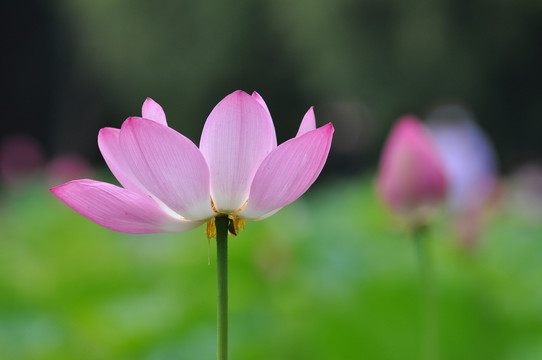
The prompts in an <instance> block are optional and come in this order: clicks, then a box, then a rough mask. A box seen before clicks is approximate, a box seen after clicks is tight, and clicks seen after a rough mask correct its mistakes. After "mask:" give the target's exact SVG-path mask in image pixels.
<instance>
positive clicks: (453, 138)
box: [427, 106, 497, 212]
mask: <svg viewBox="0 0 542 360" xmlns="http://www.w3.org/2000/svg"><path fill="white" fill-rule="evenodd" d="M427 126H428V129H429V132H430V134H431V136H432V137H433V139H434V142H435V145H436V146H437V148H438V150H439V152H440V156H441V158H442V159H443V161H444V167H445V169H446V176H447V178H448V187H449V189H448V205H449V208H450V210H451V211H453V212H460V211H465V210H468V209H471V208H473V207H478V206H480V204H483V203H484V202H485V201H486V200H487V199H488V198H489V197H490V196H491V194H493V192H494V190H495V187H496V184H497V177H496V171H495V168H496V156H495V152H494V151H493V148H492V146H491V145H490V142H489V140H488V138H487V137H486V135H485V134H484V133H483V132H482V130H481V129H480V128H479V127H478V126H477V125H476V124H475V123H474V122H473V121H472V120H471V115H470V114H469V112H467V111H466V110H465V109H463V108H461V107H459V106H446V107H441V108H439V109H437V110H436V111H435V112H433V114H431V115H430V117H429V120H428V122H427Z"/></svg>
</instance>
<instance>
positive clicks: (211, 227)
mask: <svg viewBox="0 0 542 360" xmlns="http://www.w3.org/2000/svg"><path fill="white" fill-rule="evenodd" d="M221 215H222V214H221ZM227 216H228V231H229V232H230V234H232V235H233V236H235V235H237V234H238V233H239V231H240V230H243V229H244V228H245V219H241V218H238V217H235V216H231V215H227ZM205 235H207V240H208V241H209V240H211V239H216V223H215V218H212V219H209V220H207V226H206V227H205Z"/></svg>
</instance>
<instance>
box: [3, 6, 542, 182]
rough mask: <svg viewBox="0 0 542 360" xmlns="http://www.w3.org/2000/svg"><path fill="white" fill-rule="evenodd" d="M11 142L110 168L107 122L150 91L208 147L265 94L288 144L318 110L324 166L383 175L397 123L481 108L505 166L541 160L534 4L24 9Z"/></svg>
mask: <svg viewBox="0 0 542 360" xmlns="http://www.w3.org/2000/svg"><path fill="white" fill-rule="evenodd" d="M1 16H2V21H1V26H2V38H3V46H2V50H3V54H2V57H1V58H2V60H1V61H2V66H1V70H0V71H1V72H2V77H1V78H2V81H1V84H2V97H1V101H2V110H3V117H4V121H3V126H2V129H1V131H0V138H1V139H3V138H5V137H7V136H8V135H10V134H15V133H26V134H29V135H31V136H33V137H35V138H36V139H38V140H39V142H40V143H41V144H42V145H43V146H44V147H45V150H46V153H47V154H48V156H54V155H57V154H60V153H66V152H72V153H76V154H79V155H82V156H84V157H86V158H87V159H89V160H90V161H91V162H92V163H94V164H102V163H101V157H100V156H99V152H98V148H97V146H96V136H97V133H98V130H99V128H101V127H104V126H114V127H119V126H120V124H121V123H122V121H123V120H124V119H125V118H126V117H128V116H130V115H139V114H140V107H141V104H142V102H143V100H144V99H145V98H146V97H152V98H153V99H154V100H156V101H157V102H159V103H160V104H161V105H162V106H163V107H164V109H165V111H166V115H167V116H168V121H169V123H170V125H171V126H172V127H173V128H175V129H177V130H178V131H180V132H182V133H184V134H186V135H187V136H189V137H190V138H191V139H192V140H194V142H195V143H196V144H197V143H198V142H199V135H200V132H201V129H202V127H203V123H204V121H205V119H206V117H207V115H208V114H209V112H210V111H211V109H212V108H213V106H214V105H215V104H216V103H218V101H220V100H221V99H222V98H223V97H224V96H225V95H227V94H229V93H230V92H232V91H234V90H236V89H242V90H245V91H247V92H252V91H254V90H256V91H258V92H259V93H260V94H261V95H262V96H263V97H264V99H265V100H266V102H267V104H268V106H269V108H270V110H271V113H272V116H273V118H274V121H275V124H276V129H277V132H278V139H279V142H281V141H284V140H286V139H288V138H290V137H291V136H293V135H294V134H295V130H296V127H297V126H298V123H299V121H300V120H301V118H302V116H303V114H304V112H305V111H306V110H307V109H308V108H309V107H310V106H311V105H314V106H315V110H316V117H317V123H318V124H319V125H323V124H324V123H327V122H330V121H331V122H333V123H334V125H335V128H336V140H335V141H334V146H333V149H332V161H330V162H329V171H337V172H341V173H357V172H359V171H360V170H362V169H364V168H365V167H367V166H371V167H374V166H375V164H376V161H377V158H378V157H377V154H378V152H379V151H380V148H381V144H382V140H383V138H384V136H385V135H386V133H387V131H388V130H389V126H390V124H391V123H392V122H393V121H395V120H396V119H397V117H399V116H400V115H402V114H404V113H414V114H417V115H419V116H421V117H422V118H423V117H424V115H426V114H427V113H428V112H429V111H430V110H431V109H432V108H433V107H434V106H436V105H438V104H442V103H449V102H452V103H459V104H462V105H464V106H466V107H467V108H468V109H470V110H471V111H472V112H473V113H474V115H475V118H476V119H477V120H478V122H479V123H480V125H481V126H482V128H483V129H485V130H486V132H487V133H488V135H489V137H490V138H491V139H492V140H493V141H494V144H495V147H496V150H497V153H498V155H499V157H500V161H501V169H502V170H504V171H505V172H506V171H509V170H512V169H513V168H514V167H516V166H518V165H520V164H522V163H523V162H527V161H537V160H539V159H540V157H541V155H542V146H540V136H541V134H542V121H540V119H541V118H542V86H541V85H540V84H542V70H541V66H540V64H541V62H540V61H541V59H542V42H541V35H542V20H541V19H542V3H541V2H539V1H515V0H509V1H484V0H474V1H457V0H439V1H415V2H410V1H409V2H405V1H401V0H388V1H380V0H378V1H377V0H366V1H354V0H336V1H327V0H311V1H296V2H291V1H286V0H279V1H262V2H255V1H249V0H235V1H229V2H227V3H226V2H219V1H216V2H214V1H196V0H192V1H181V2H171V1H165V0H161V1H153V2H149V1H127V0H124V1H122V0H119V1H97V2H94V1H54V2H43V1H25V2H6V3H5V4H3V11H2V15H1Z"/></svg>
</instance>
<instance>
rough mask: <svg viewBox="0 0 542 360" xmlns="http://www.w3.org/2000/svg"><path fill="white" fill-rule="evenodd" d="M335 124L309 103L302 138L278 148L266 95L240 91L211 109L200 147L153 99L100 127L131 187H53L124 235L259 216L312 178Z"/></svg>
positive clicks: (117, 170)
mask: <svg viewBox="0 0 542 360" xmlns="http://www.w3.org/2000/svg"><path fill="white" fill-rule="evenodd" d="M333 131H334V129H333V126H332V125H331V124H327V125H325V126H322V127H320V128H318V129H317V128H316V125H315V118H314V112H313V109H312V108H311V109H309V111H308V112H307V113H306V115H305V117H304V118H303V120H302V122H301V126H300V127H299V131H298V133H297V135H296V137H295V138H293V139H290V140H288V141H286V142H284V143H283V144H281V145H280V146H277V140H276V135H275V128H274V126H273V121H272V119H271V115H270V113H269V110H268V109H267V106H266V104H265V102H264V101H263V99H262V98H261V97H260V95H258V94H257V93H256V92H255V93H253V94H252V96H250V95H248V94H247V93H245V92H242V91H236V92H234V93H232V94H230V95H228V96H226V98H224V99H223V100H222V101H221V102H220V103H219V104H218V105H217V106H216V107H215V108H214V109H213V111H212V112H211V114H210V115H209V117H208V118H207V121H206V123H205V126H204V128H203V133H202V135H201V140H200V146H199V148H198V147H197V146H196V145H195V144H194V143H193V142H192V141H191V140H190V139H188V138H186V137H185V136H183V135H182V134H180V133H178V132H177V131H175V130H173V129H172V128H170V127H168V125H167V122H166V116H165V114H164V111H163V110H162V108H161V107H160V105H158V104H157V103H156V102H154V101H153V100H151V99H147V100H146V101H145V103H144V104H143V109H142V117H130V118H128V119H127V120H126V121H124V123H123V124H122V127H121V128H120V129H114V128H104V129H102V130H100V133H99V135H98V145H99V148H100V151H101V153H102V155H103V157H104V159H105V161H106V163H107V165H108V166H109V168H110V169H111V171H112V172H113V174H114V175H115V177H116V178H117V180H118V181H119V182H120V183H121V185H122V186H123V187H119V186H116V185H112V184H108V183H104V182H100V181H94V180H87V179H83V180H74V181H70V182H68V183H66V184H64V185H60V186H57V187H54V188H52V189H51V191H52V192H53V193H54V194H55V195H56V196H58V197H59V198H60V199H61V200H62V201H64V202H65V203H66V204H67V205H68V206H69V207H71V208H72V209H74V210H75V211H77V212H78V213H79V214H81V215H83V216H84V217H86V218H88V219H90V220H92V221H94V222H96V223H98V224H100V225H102V226H104V227H106V228H109V229H111V230H114V231H119V232H124V233H134V234H143V233H155V232H180V231H186V230H189V229H192V228H195V227H197V226H199V225H201V224H203V223H205V222H206V221H208V220H210V219H213V218H214V217H215V216H217V215H220V214H222V215H228V216H230V218H232V219H233V220H237V221H238V220H239V219H241V220H242V219H248V220H259V219H263V218H265V217H268V216H270V215H272V214H274V213H275V212H277V211H278V210H279V209H280V208H282V207H283V206H285V205H288V204H289V203H291V202H292V201H294V200H296V199H297V198H298V197H300V196H301V195H302V194H303V193H304V192H305V191H306V190H307V189H308V188H309V187H310V186H311V185H312V183H313V182H314V181H315V180H316V178H317V177H318V175H319V174H320V171H321V170H322V168H323V166H324V163H325V161H326V159H327V156H328V153H329V149H330V146H331V139H332V136H333Z"/></svg>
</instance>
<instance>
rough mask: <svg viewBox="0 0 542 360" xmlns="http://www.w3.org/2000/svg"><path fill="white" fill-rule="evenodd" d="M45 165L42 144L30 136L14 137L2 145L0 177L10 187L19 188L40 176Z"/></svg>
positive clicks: (0, 148) (7, 139) (0, 147)
mask: <svg viewBox="0 0 542 360" xmlns="http://www.w3.org/2000/svg"><path fill="white" fill-rule="evenodd" d="M43 163H44V154H43V150H42V148H41V146H40V144H39V143H38V142H37V141H36V140H34V139H33V138H31V137H30V136H28V135H23V134H21V135H13V136H10V137H8V138H6V139H4V140H3V141H2V143H1V145H0V177H1V180H2V182H3V183H5V184H6V185H8V186H18V185H20V184H22V183H24V182H26V181H27V180H30V179H31V178H33V177H35V176H37V175H38V173H39V171H40V170H41V169H42V167H43Z"/></svg>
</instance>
